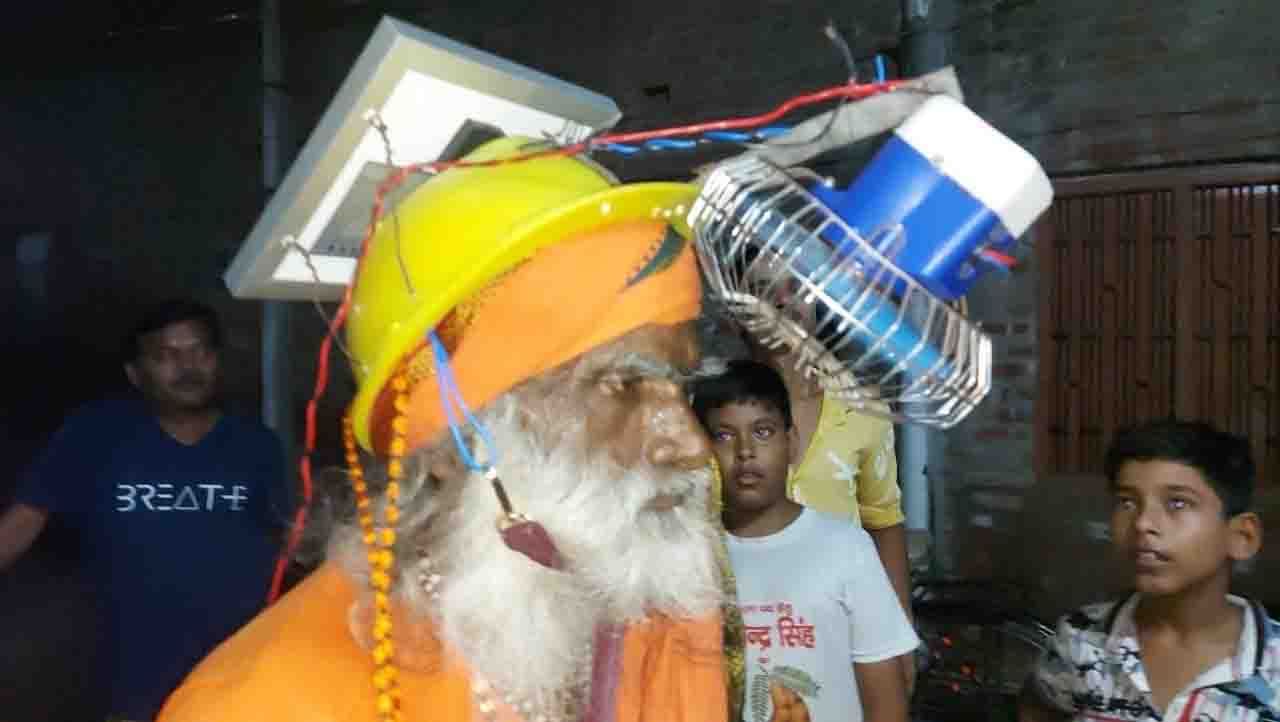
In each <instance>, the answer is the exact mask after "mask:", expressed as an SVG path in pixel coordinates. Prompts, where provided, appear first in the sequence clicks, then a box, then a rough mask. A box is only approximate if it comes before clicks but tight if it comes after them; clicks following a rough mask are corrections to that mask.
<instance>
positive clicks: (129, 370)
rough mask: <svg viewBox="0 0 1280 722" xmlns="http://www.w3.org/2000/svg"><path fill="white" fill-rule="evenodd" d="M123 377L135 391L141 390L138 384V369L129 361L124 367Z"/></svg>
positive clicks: (140, 385)
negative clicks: (125, 377)
mask: <svg viewBox="0 0 1280 722" xmlns="http://www.w3.org/2000/svg"><path fill="white" fill-rule="evenodd" d="M124 375H125V376H128V377H129V383H131V384H133V387H134V388H135V389H140V388H142V384H140V383H139V382H138V367H137V366H134V365H133V362H132V361H130V362H128V363H126V364H125V365H124Z"/></svg>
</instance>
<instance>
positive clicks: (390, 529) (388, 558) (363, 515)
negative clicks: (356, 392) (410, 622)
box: [342, 372, 409, 722]
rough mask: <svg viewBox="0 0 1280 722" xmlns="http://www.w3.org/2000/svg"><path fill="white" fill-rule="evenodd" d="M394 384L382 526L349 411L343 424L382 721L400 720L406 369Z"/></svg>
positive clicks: (394, 380) (406, 408) (375, 684)
mask: <svg viewBox="0 0 1280 722" xmlns="http://www.w3.org/2000/svg"><path fill="white" fill-rule="evenodd" d="M391 388H392V389H393V390H394V391H395V394H396V396H395V401H394V408H395V410H396V418H395V419H394V420H393V421H392V424H391V428H392V430H393V433H394V435H395V436H394V438H393V439H392V441H391V449H390V457H389V458H388V460H387V488H386V490H385V492H384V494H383V501H384V508H383V516H384V518H383V523H382V524H381V525H377V524H376V523H375V521H376V520H375V519H374V514H373V502H372V501H371V500H370V499H369V485H368V483H367V482H366V481H365V478H364V469H362V468H361V466H360V452H359V450H358V449H357V448H356V436H355V430H354V429H353V427H352V421H351V415H350V413H348V414H347V415H346V416H345V417H344V418H343V429H342V430H343V434H342V436H343V443H344V445H345V446H346V461H347V469H348V473H349V474H350V477H351V487H352V489H353V490H355V494H356V510H357V518H358V519H359V522H360V532H361V537H362V538H363V540H364V543H365V546H366V547H368V559H369V585H370V586H371V587H372V590H373V602H374V620H373V639H374V645H373V650H372V652H371V655H372V657H373V663H374V672H373V688H374V690H375V693H376V695H377V697H376V709H377V712H378V718H379V720H380V721H381V722H401V720H402V714H401V710H400V688H399V685H398V684H397V682H396V679H397V677H398V676H399V675H398V670H397V669H396V664H395V646H394V645H393V644H392V641H391V640H392V620H391V584H392V574H393V571H392V570H393V569H394V567H395V543H396V530H395V527H396V523H397V522H398V521H399V520H400V509H399V507H398V506H397V504H398V503H399V502H400V482H401V480H402V479H403V477H404V459H403V456H404V452H405V442H404V431H405V429H407V428H408V421H407V419H406V418H405V414H406V413H407V412H408V410H409V402H408V396H409V383H408V381H407V380H406V378H405V376H404V373H403V372H401V373H399V374H397V375H396V377H395V378H394V379H392V382H391Z"/></svg>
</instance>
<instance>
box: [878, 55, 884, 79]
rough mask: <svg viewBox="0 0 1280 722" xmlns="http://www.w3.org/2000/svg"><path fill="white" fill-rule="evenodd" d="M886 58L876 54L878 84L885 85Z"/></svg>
mask: <svg viewBox="0 0 1280 722" xmlns="http://www.w3.org/2000/svg"><path fill="white" fill-rule="evenodd" d="M884 76H885V68H884V56H883V55H881V54H880V53H876V82H877V83H883V82H884V81H885V77H884Z"/></svg>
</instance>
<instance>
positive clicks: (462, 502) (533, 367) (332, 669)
mask: <svg viewBox="0 0 1280 722" xmlns="http://www.w3.org/2000/svg"><path fill="white" fill-rule="evenodd" d="M539 147H540V146H537V145H536V144H533V143H532V142H530V141H528V140H524V139H518V138H505V139H501V140H498V141H493V142H491V143H488V144H486V145H484V146H482V147H481V148H479V149H478V150H476V151H475V152H473V153H472V154H470V155H469V156H468V157H467V160H469V161H473V162H479V163H485V162H489V161H501V160H503V159H509V158H511V157H512V156H513V155H518V154H524V153H528V152H530V151H531V150H537V149H538V148H539ZM692 195H693V190H692V189H691V188H690V187H689V186H686V185H683V184H673V183H644V184H630V185H618V184H617V183H616V181H615V180H614V179H612V178H611V177H610V176H608V174H607V173H606V172H605V171H604V170H603V169H600V168H598V167H596V166H595V165H594V164H592V163H590V162H589V161H587V160H586V159H584V158H578V157H574V158H570V157H563V156H548V157H543V158H539V159H536V160H525V161H520V162H515V163H505V164H499V165H494V166H492V167H474V166H473V167H463V168H454V169H450V170H448V171H445V172H443V173H441V174H440V175H439V176H437V177H435V178H433V179H431V180H430V181H428V182H426V183H425V184H423V186H422V187H421V188H419V189H417V190H416V191H414V193H413V194H412V195H410V196H409V197H408V198H407V199H406V200H405V201H404V202H403V203H402V204H401V205H400V207H399V208H397V209H396V210H395V213H396V218H395V222H394V223H393V222H388V220H384V221H382V223H381V224H380V227H379V228H378V230H377V232H376V233H375V235H374V237H373V239H372V240H371V243H370V247H369V250H368V252H367V253H366V255H365V256H364V258H363V259H362V260H361V263H360V267H359V271H358V272H357V277H356V279H355V280H354V281H353V283H354V288H353V292H352V297H351V303H350V314H351V315H350V320H349V322H348V325H347V346H348V348H349V351H350V353H351V355H352V357H353V367H354V370H355V374H356V377H357V380H358V382H359V387H358V390H357V395H356V398H355V400H354V402H353V404H352V407H351V411H350V413H349V415H348V422H347V423H348V426H347V438H348V443H349V448H348V461H349V462H350V463H351V472H350V473H351V477H352V478H351V481H352V483H353V486H354V488H355V491H356V498H357V501H356V507H357V508H356V509H355V514H354V517H355V518H354V519H353V520H352V523H351V524H347V525H342V526H339V527H338V528H337V529H335V530H334V531H333V533H332V535H331V537H330V542H329V556H328V560H327V561H326V562H325V563H324V564H323V565H322V566H321V567H320V568H319V569H318V570H317V571H316V572H314V573H313V574H312V575H311V576H310V577H309V578H308V579H306V580H304V581H303V582H302V583H301V584H299V585H298V587H296V588H295V589H294V590H292V591H291V592H290V593H289V594H288V595H286V596H285V597H284V598H282V599H281V600H280V601H279V602H278V603H276V604H275V605H274V606H273V607H271V608H270V609H268V610H267V611H266V612H264V613H263V614H262V615H261V616H260V617H259V618H257V619H256V620H254V621H253V622H252V623H250V624H249V625H248V626H247V627H245V628H244V629H243V630H241V631H240V632H239V633H237V634H236V635H235V636H233V637H232V638H231V639H229V640H228V641H227V642H225V643H224V644H223V645H222V646H221V647H220V648H219V649H218V650H217V651H215V652H214V653H213V654H212V655H211V656H210V657H209V658H208V659H206V660H205V662H204V663H202V664H201V666H200V667H198V668H197V669H196V670H195V671H194V672H193V673H192V674H191V676H190V677H189V678H188V679H187V681H186V682H185V683H184V685H183V686H182V687H181V688H180V689H179V690H178V691H177V692H176V693H175V694H174V695H173V696H172V697H171V698H170V700H169V701H168V703H167V705H166V707H165V710H164V712H163V713H162V715H161V717H160V720H161V722H213V721H215V720H217V721H226V720H250V719H253V720H257V719H272V720H283V721H286V722H288V721H292V720H297V721H298V722H329V721H330V720H334V721H336V720H344V721H345V720H361V721H363V720H433V721H436V722H455V721H461V720H466V721H468V722H469V721H470V720H473V719H474V720H489V721H492V722H518V721H523V722H544V721H545V722H551V721H552V720H557V721H559V720H564V721H572V722H578V721H579V720H586V721H590V722H642V721H643V722H648V721H652V722H722V721H723V720H725V719H727V717H728V716H729V710H728V708H729V704H728V699H729V697H730V695H729V694H727V687H728V686H729V678H730V677H733V676H735V675H734V673H731V672H730V671H729V670H730V669H731V668H732V665H726V656H725V654H724V652H723V639H724V637H723V626H722V618H721V610H722V609H724V605H725V603H726V601H727V599H726V594H725V592H724V591H723V590H725V589H726V587H727V586H728V583H727V579H726V576H725V574H726V572H725V565H724V564H723V558H722V556H721V554H720V552H721V551H722V548H721V547H720V544H721V540H720V537H719V533H720V532H719V529H718V528H717V524H716V522H715V521H714V519H715V518H716V517H717V514H716V513H715V512H714V511H713V510H712V509H711V508H710V507H711V506H712V500H713V489H712V482H713V477H712V472H711V466H710V464H711V456H710V448H709V446H708V443H707V441H706V439H705V437H704V436H703V432H702V431H701V429H700V427H699V424H698V422H697V419H696V418H695V417H694V416H693V413H692V411H691V410H690V408H689V406H688V403H687V396H686V392H685V390H684V382H685V381H686V380H687V379H688V378H689V377H690V376H691V375H693V374H696V373H697V372H698V369H699V367H700V359H699V351H698V346H697V341H696V338H695V335H694V332H693V328H692V324H691V323H690V321H691V320H692V319H694V318H695V317H696V316H697V315H698V313H699V310H700V287H699V279H698V271H697V267H696V263H695V259H694V253H693V250H692V248H691V245H690V243H689V241H688V240H687V239H686V238H685V237H683V236H682V235H680V234H679V233H678V232H676V231H675V230H674V229H673V228H672V227H671V226H669V224H668V221H667V219H668V218H670V217H672V216H673V214H672V211H673V210H678V209H679V207H680V206H682V205H685V206H687V204H688V203H689V202H690V201H691V200H692ZM674 215H675V216H678V213H676V214H674ZM357 446H359V447H363V449H364V451H371V452H373V453H374V454H376V455H378V456H380V457H383V458H382V459H381V461H380V463H379V466H380V468H382V469H383V470H384V471H383V472H382V473H379V474H378V476H379V479H377V480H375V479H374V478H373V476H374V474H373V473H372V472H369V473H368V474H366V472H364V471H363V470H362V467H361V465H360V463H359V461H360V458H361V457H362V456H363V455H364V453H363V452H361V451H359V450H358V449H357Z"/></svg>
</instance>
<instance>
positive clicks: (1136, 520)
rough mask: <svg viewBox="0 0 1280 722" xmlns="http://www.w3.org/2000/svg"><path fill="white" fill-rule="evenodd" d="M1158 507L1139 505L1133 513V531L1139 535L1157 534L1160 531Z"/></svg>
mask: <svg viewBox="0 0 1280 722" xmlns="http://www.w3.org/2000/svg"><path fill="white" fill-rule="evenodd" d="M1159 516H1160V515H1159V507H1158V506H1156V505H1154V504H1139V505H1138V508H1137V509H1136V510H1134V513H1133V530H1134V531H1136V532H1138V533H1140V534H1157V533H1159V531H1160V518H1159Z"/></svg>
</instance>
